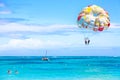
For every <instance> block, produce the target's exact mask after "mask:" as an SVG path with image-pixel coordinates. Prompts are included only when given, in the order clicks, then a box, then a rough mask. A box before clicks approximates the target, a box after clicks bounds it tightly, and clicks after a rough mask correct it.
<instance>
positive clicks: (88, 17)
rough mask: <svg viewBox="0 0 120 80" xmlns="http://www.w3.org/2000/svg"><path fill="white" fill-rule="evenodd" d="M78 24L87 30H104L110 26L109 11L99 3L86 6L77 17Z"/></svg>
mask: <svg viewBox="0 0 120 80" xmlns="http://www.w3.org/2000/svg"><path fill="white" fill-rule="evenodd" d="M77 25H78V27H79V28H81V29H84V30H86V31H92V32H102V31H104V30H107V29H108V28H109V26H110V19H109V15H108V12H107V11H105V10H104V9H103V8H101V7H100V6H97V5H90V6H87V7H85V8H84V9H83V10H82V11H81V12H80V13H79V15H78V17H77Z"/></svg>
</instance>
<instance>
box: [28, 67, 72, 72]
mask: <svg viewBox="0 0 120 80" xmlns="http://www.w3.org/2000/svg"><path fill="white" fill-rule="evenodd" d="M29 69H30V70H37V71H38V70H47V71H48V70H51V71H52V70H73V69H74V68H29Z"/></svg>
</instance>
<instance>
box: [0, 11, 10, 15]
mask: <svg viewBox="0 0 120 80" xmlns="http://www.w3.org/2000/svg"><path fill="white" fill-rule="evenodd" d="M11 13H12V12H11V11H10V10H3V11H0V14H11Z"/></svg>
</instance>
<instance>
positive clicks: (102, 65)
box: [0, 56, 120, 80]
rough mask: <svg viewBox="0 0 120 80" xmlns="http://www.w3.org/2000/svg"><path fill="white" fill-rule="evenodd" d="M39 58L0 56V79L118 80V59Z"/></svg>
mask: <svg viewBox="0 0 120 80" xmlns="http://www.w3.org/2000/svg"><path fill="white" fill-rule="evenodd" d="M41 58H42V57H41V56H37V57H35V56H19V57H17V56H7V57H5V56H1V57H0V80H120V57H106V56H49V59H50V60H49V61H42V60H41ZM8 70H9V71H10V74H8ZM15 71H18V73H15Z"/></svg>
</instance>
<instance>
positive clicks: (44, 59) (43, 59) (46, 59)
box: [42, 50, 49, 61]
mask: <svg viewBox="0 0 120 80" xmlns="http://www.w3.org/2000/svg"><path fill="white" fill-rule="evenodd" d="M46 56H47V50H46V54H45V56H44V57H42V61H49V58H47V57H46Z"/></svg>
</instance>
